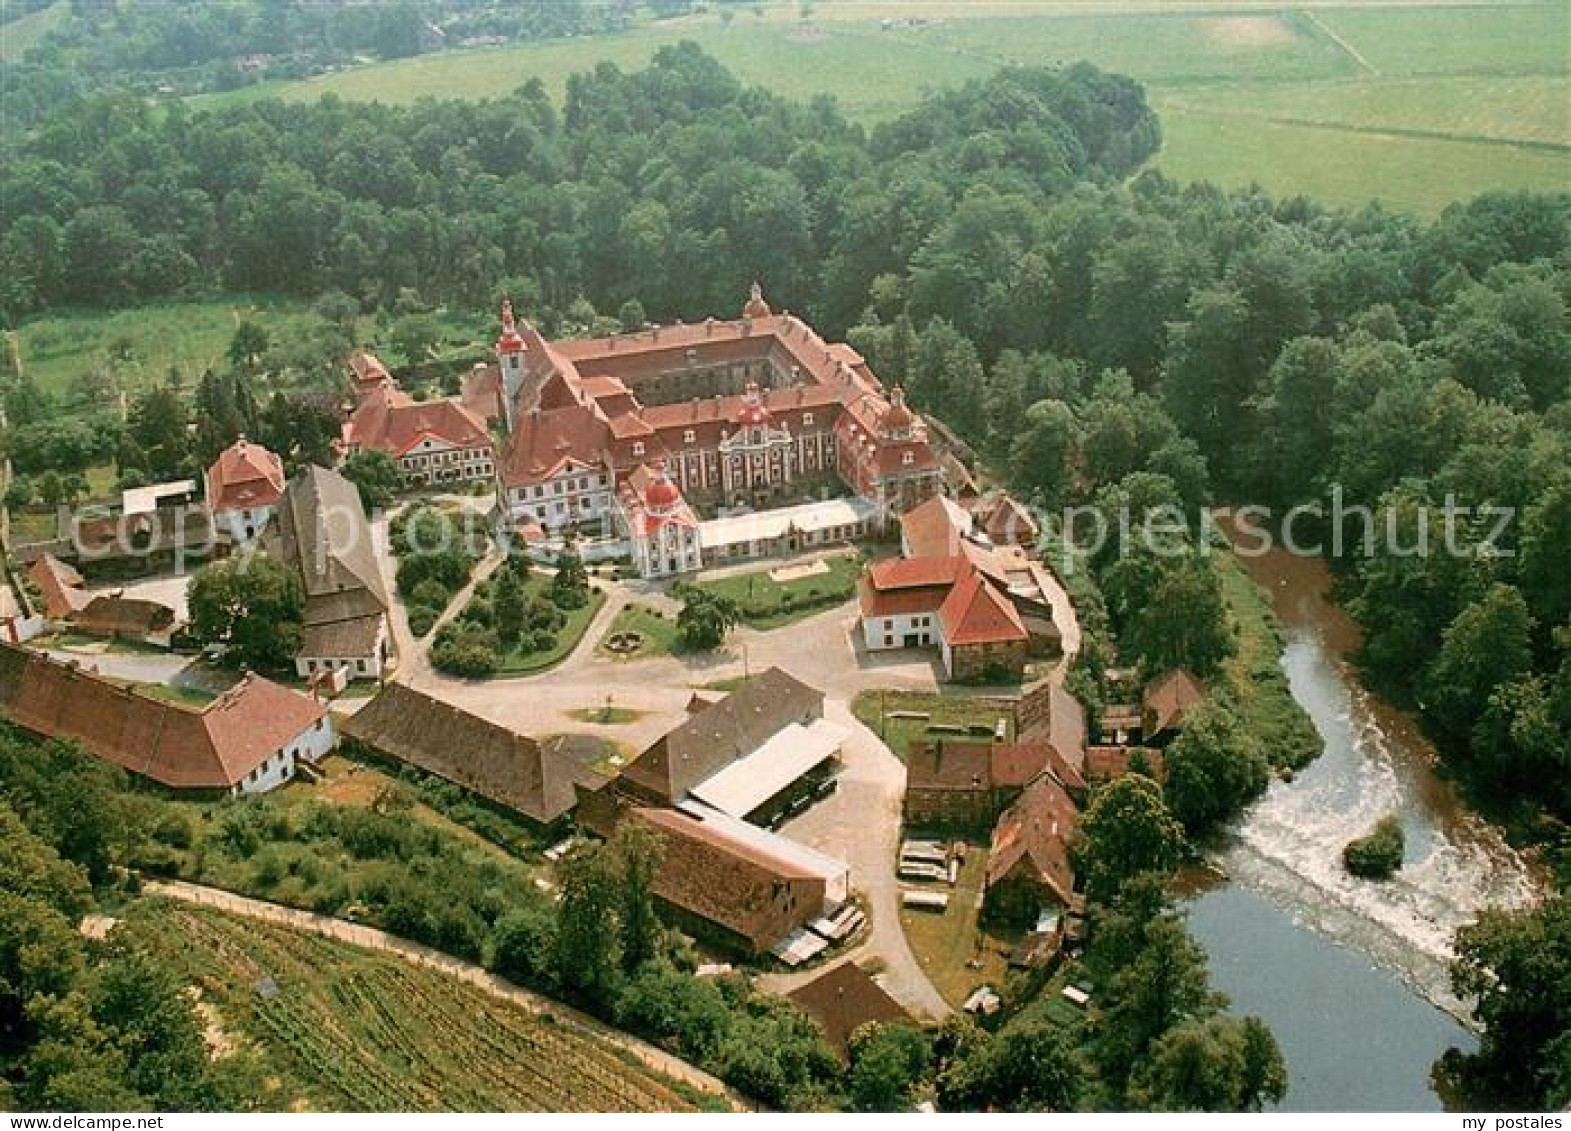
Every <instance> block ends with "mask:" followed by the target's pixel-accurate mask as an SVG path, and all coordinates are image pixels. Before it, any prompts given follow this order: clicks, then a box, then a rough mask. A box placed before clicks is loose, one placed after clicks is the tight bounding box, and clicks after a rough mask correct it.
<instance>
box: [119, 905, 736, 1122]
mask: <svg viewBox="0 0 1571 1131" xmlns="http://www.w3.org/2000/svg"><path fill="white" fill-rule="evenodd" d="M142 890H143V891H144V892H147V893H149V894H151V895H161V896H164V897H165V898H167V899H177V900H179V901H180V902H182V903H193V904H197V905H199V906H202V907H211V908H214V909H216V910H218V911H222V912H224V913H226V914H229V915H237V916H240V917H241V918H245V919H256V920H260V921H261V922H264V923H276V924H278V925H279V926H283V927H289V928H291V929H292V930H297V931H304V932H307V933H309V934H313V935H321V936H322V937H324V938H329V939H334V940H336V941H338V942H344V943H350V944H353V945H354V946H359V947H364V948H365V949H367V950H375V951H380V952H381V953H383V954H391V955H395V956H396V957H398V958H400V959H402V960H404V961H405V962H408V963H410V964H411V965H413V966H424V967H427V968H429V969H432V970H440V971H441V972H442V973H444V974H447V975H449V976H451V977H454V978H457V979H459V980H460V981H463V982H467V983H468V984H469V985H471V986H474V987H476V988H477V989H480V990H483V991H485V992H486V993H488V994H490V995H491V996H492V997H495V998H499V999H501V1000H503V1001H507V1002H511V1003H512V1004H514V1005H518V1006H522V1007H523V1008H524V1009H527V1010H529V1011H530V1012H531V1013H535V1014H549V1015H550V1016H552V1017H554V1018H555V1019H556V1020H557V1021H558V1022H559V1023H560V1022H565V1023H566V1024H568V1025H570V1026H572V1027H574V1028H576V1029H579V1030H581V1031H582V1032H584V1033H587V1034H589V1035H591V1036H594V1037H596V1038H598V1039H600V1040H602V1041H605V1042H607V1043H609V1044H613V1045H615V1046H616V1047H618V1048H620V1049H622V1050H623V1051H624V1052H627V1053H629V1054H630V1055H632V1056H633V1057H635V1058H636V1059H637V1060H638V1061H639V1063H641V1064H643V1065H644V1066H645V1067H646V1068H650V1069H653V1070H654V1071H656V1072H660V1073H663V1074H664V1075H666V1076H669V1077H670V1078H671V1079H673V1080H678V1081H681V1082H682V1083H684V1084H688V1085H690V1086H691V1087H694V1088H698V1089H699V1090H701V1091H704V1092H707V1093H709V1094H710V1095H714V1096H723V1097H725V1099H726V1100H728V1101H729V1102H730V1103H731V1104H732V1105H733V1106H735V1107H739V1108H752V1107H754V1106H755V1105H754V1104H753V1103H752V1102H751V1101H749V1100H747V1099H745V1098H744V1097H743V1096H741V1095H740V1094H738V1093H737V1092H735V1091H733V1090H732V1089H730V1088H728V1087H726V1085H725V1084H724V1083H722V1082H721V1081H720V1080H718V1079H716V1078H715V1077H713V1076H711V1075H710V1074H709V1073H707V1072H705V1071H703V1070H702V1069H700V1068H696V1067H694V1066H693V1065H691V1064H689V1063H688V1062H687V1061H685V1060H682V1059H681V1058H680V1057H676V1056H672V1055H671V1054H670V1053H668V1052H666V1051H665V1050H663V1049H659V1048H656V1047H655V1046H654V1045H651V1044H649V1043H647V1042H645V1041H641V1040H639V1039H638V1038H637V1037H632V1036H629V1035H628V1034H626V1033H624V1032H622V1031H621V1030H620V1029H613V1028H611V1027H610V1026H609V1025H606V1024H604V1023H602V1022H600V1021H597V1020H595V1019H594V1018H593V1017H590V1016H589V1015H588V1014H587V1013H582V1012H580V1011H579V1010H577V1009H574V1008H573V1007H572V1006H570V1005H564V1004H563V1003H562V1002H560V1001H557V1000H555V999H554V998H549V997H546V996H544V995H543V994H538V993H535V992H534V991H532V990H526V989H522V988H520V987H519V986H515V985H514V984H513V983H511V982H509V981H506V980H505V979H502V978H498V977H497V976H496V975H495V974H492V973H491V972H490V971H489V970H486V969H485V968H483V967H480V966H476V965H474V964H473V963H470V962H464V961H462V960H461V959H457V958H454V957H453V956H452V955H450V954H443V953H442V952H441V951H439V950H432V949H431V948H430V947H428V946H422V945H421V944H419V943H416V942H410V941H409V940H408V939H403V938H399V937H398V936H397V935H390V934H388V933H387V932H386V931H379V930H377V929H376V928H375V927H366V926H363V925H361V924H359V923H351V922H349V921H348V920H346V919H333V918H330V917H328V916H326V915H317V914H315V913H313V912H310V911H302V910H300V909H299V908H296V907H284V906H283V905H281V904H277V903H267V902H265V901H263V900H260V899H250V898H248V897H246V896H243V895H236V894H235V893H234V892H231V891H224V890H223V889H222V888H210V887H204V886H202V885H200V884H188V883H185V882H183V881H180V880H144V881H143V883H142Z"/></svg>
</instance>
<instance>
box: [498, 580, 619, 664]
mask: <svg viewBox="0 0 1571 1131" xmlns="http://www.w3.org/2000/svg"><path fill="white" fill-rule="evenodd" d="M549 584H550V580H549V579H548V578H546V576H545V575H544V574H536V575H535V576H533V577H531V578H530V583H529V585H528V586H527V587H526V589H525V592H526V593H527V594H528V596H529V597H531V598H533V597H539V596H543V595H544V593H545V588H546V586H547V585H549ZM603 604H605V593H604V592H603V591H601V590H598V589H595V590H592V591H591V592H590V594H589V601H588V602H587V603H586V604H585V605H584V606H583V607H582V608H579V609H567V610H564V611H565V612H566V614H567V623H566V624H564V625H563V626H562V628H561V630H560V631H559V632H557V634H556V642H555V643H554V644H552V645H551V647H549V648H547V649H545V650H544V651H541V652H523V651H519V650H518V649H516V648H515V649H512V650H509V651H507V652H504V653H502V662H501V664H499V665H498V666H497V669H496V674H497V675H498V676H512V675H532V674H533V673H535V672H543V671H545V670H546V669H547V668H554V667H556V665H557V664H560V663H561V662H562V661H563V660H565V659H567V657H568V655H569V653H571V652H572V650H573V649H574V648H576V647H578V642H579V641H580V640H582V639H583V638H584V633H585V632H587V631H589V622H590V621H592V620H594V619H595V614H596V613H598V612H599V611H600V606H601V605H603Z"/></svg>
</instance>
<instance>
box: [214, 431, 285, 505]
mask: <svg viewBox="0 0 1571 1131" xmlns="http://www.w3.org/2000/svg"><path fill="white" fill-rule="evenodd" d="M283 493H284V461H283V460H281V459H279V458H278V456H276V455H275V454H274V453H272V452H271V451H269V450H268V449H267V448H265V447H263V446H262V445H261V444H253V443H251V442H250V441H248V440H247V439H246V438H245V437H244V436H241V437H240V438H239V439H238V440H236V441H235V442H234V443H233V444H230V445H229V446H228V447H227V448H225V449H224V450H223V451H222V452H220V453H219V454H218V458H217V459H216V460H214V461H213V466H212V467H210V468H208V469H207V506H208V509H210V510H212V511H215V512H216V511H229V510H250V509H251V508H253V507H270V506H272V505H274V504H275V503H277V502H278V499H279V496H281V495H282V494H283Z"/></svg>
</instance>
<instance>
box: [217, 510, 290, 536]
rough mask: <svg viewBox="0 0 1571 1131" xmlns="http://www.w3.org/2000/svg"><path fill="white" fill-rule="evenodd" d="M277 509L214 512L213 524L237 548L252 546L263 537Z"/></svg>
mask: <svg viewBox="0 0 1571 1131" xmlns="http://www.w3.org/2000/svg"><path fill="white" fill-rule="evenodd" d="M276 509H277V507H275V506H273V505H271V504H270V505H268V506H265V507H247V508H243V509H241V508H237V509H233V510H223V511H214V512H213V522H214V524H215V525H216V526H217V527H218V529H219V530H220V531H221V532H222V533H224V534H225V535H227V536H228V538H229V540H230V541H231V542H233V543H234V544H235V545H236V546H250V545H251V544H252V543H253V542H255V541H256V540H257V539H258V538H260V537H261V536H262V531H263V530H265V529H267V524H268V523H269V522H270V521H271V520H272V517H273V512H274V511H275V510H276Z"/></svg>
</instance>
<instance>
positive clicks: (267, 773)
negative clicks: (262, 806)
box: [230, 715, 338, 793]
mask: <svg viewBox="0 0 1571 1131" xmlns="http://www.w3.org/2000/svg"><path fill="white" fill-rule="evenodd" d="M337 744H338V734H337V732H336V731H335V730H334V729H333V716H331V715H323V716H322V717H321V718H320V719H318V720H317V721H316V722H315V723H314V724H312V726H311V727H310V729H309V730H306V731H304V732H303V733H301V734H298V735H296V736H295V737H294V739H293V740H291V741H290V742H289V743H288V744H287V745H286V746H284V747H283V748H282V749H280V750H275V751H273V753H271V754H269V755H268V756H267V758H266V759H264V760H263V762H262V763H261V764H260V765H259V766H257V767H256V769H254V770H252V771H251V772H250V773H249V774H247V775H246V776H245V777H244V778H242V779H241V780H240V781H239V782H238V783H236V784H235V786H234V788H233V789H232V790H231V791H230V792H232V793H266V792H267V791H268V790H270V789H276V788H278V787H279V786H281V785H283V784H284V783H285V782H287V781H289V780H290V779H291V778H293V777H294V776H295V770H296V768H297V767H298V765H299V763H301V762H318V761H321V759H322V758H323V757H325V756H326V754H327V752H328V751H329V750H331V749H332V748H333V747H334V746H336V745H337Z"/></svg>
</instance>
